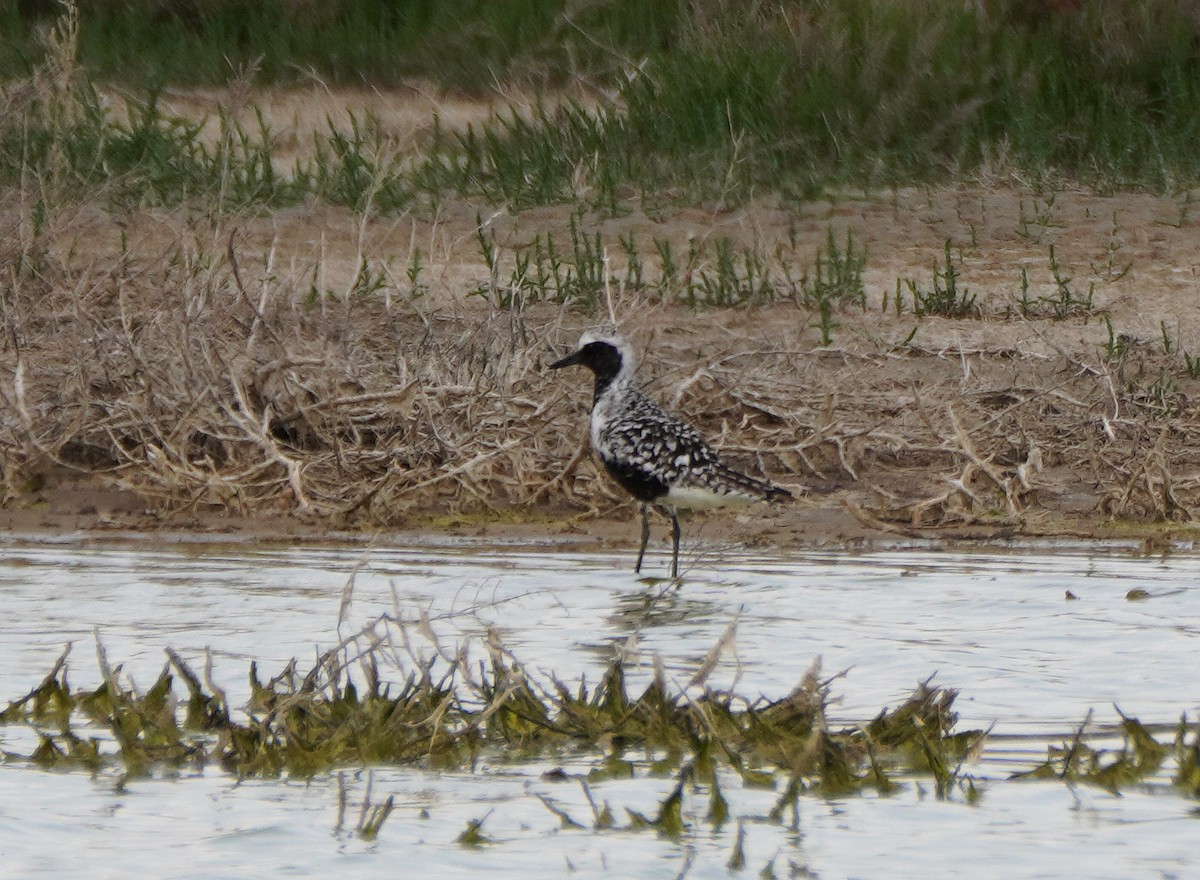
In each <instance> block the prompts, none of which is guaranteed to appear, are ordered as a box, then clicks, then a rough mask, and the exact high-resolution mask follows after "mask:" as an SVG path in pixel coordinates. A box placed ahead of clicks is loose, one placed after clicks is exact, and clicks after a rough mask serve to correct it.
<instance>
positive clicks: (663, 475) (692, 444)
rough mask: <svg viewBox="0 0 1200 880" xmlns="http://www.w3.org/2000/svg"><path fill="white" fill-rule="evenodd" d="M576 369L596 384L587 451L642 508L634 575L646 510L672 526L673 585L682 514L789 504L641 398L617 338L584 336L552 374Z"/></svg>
mask: <svg viewBox="0 0 1200 880" xmlns="http://www.w3.org/2000/svg"><path fill="white" fill-rule="evenodd" d="M573 364H581V365H582V366H585V367H587V368H588V369H589V370H591V371H592V373H594V374H595V377H596V386H595V394H594V396H593V398H592V419H591V437H592V448H593V449H595V450H596V453H597V454H598V455H599V456H600V460H601V461H602V462H604V467H605V468H606V469H607V470H608V472H609V473H610V474H611V475H612V476H613V478H614V479H615V480H616V481H617V482H618V483H620V484H621V486H623V487H624V488H625V489H626V491H628V492H629V494H630V495H632V496H633V497H634V498H636V499H637V500H638V502H639V503H640V505H641V512H642V544H641V547H640V548H639V549H638V557H637V564H636V565H634V567H633V570H634V571H641V570H642V558H643V557H644V556H645V555H646V544H647V543H648V541H649V540H650V516H649V508H651V507H654V508H655V509H657V510H659V511H661V512H662V513H664V514H665V515H666V516H668V517H670V518H671V577H672V578H678V577H679V517H678V510H679V508H700V507H713V506H718V505H724V504H729V503H732V502H739V501H769V500H772V499H779V498H788V497H791V494H792V493H791V492H788V491H787V490H786V489H780V488H779V487H778V486H773V485H771V484H770V483H767V482H764V481H763V480H756V479H755V478H753V477H748V476H746V475H745V474H742V473H739V472H737V471H735V470H733V469H732V468H730V467H728V466H727V465H726V464H725V463H724V462H722V461H721V458H720V456H718V455H717V453H716V452H715V451H714V450H713V448H712V447H711V446H709V445H708V444H707V443H705V442H704V439H703V438H702V437H701V436H700V435H699V434H698V433H697V432H696V430H695V428H693V427H692V426H691V425H688V424H687V423H686V422H683V421H681V420H680V419H678V418H676V417H675V416H673V415H671V414H670V413H667V412H665V411H664V410H663V409H662V408H661V407H659V406H658V405H657V404H656V403H654V402H653V401H652V400H650V399H649V398H648V397H646V395H645V394H644V393H643V392H642V390H641V389H640V388H639V387H638V385H637V383H636V382H635V381H634V379H633V371H634V366H635V360H634V357H633V349H632V348H631V347H630V345H629V343H628V342H627V341H626V340H625V338H624V337H623V336H621V335H620V334H617V333H610V332H597V331H588V332H586V333H584V334H583V337H582V338H581V339H580V340H579V348H578V350H576V351H574V352H572V353H571V354H569V355H567V356H566V357H565V358H563V359H561V360H558V361H555V362H554V363H552V364H551V365H550V369H552V370H557V369H561V368H562V367H569V366H572V365H573Z"/></svg>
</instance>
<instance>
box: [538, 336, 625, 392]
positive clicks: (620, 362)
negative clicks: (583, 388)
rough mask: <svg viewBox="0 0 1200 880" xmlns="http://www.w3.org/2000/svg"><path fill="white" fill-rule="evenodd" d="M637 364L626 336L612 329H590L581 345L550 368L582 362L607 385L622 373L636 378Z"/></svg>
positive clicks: (580, 339) (581, 363)
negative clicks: (635, 365) (634, 372)
mask: <svg viewBox="0 0 1200 880" xmlns="http://www.w3.org/2000/svg"><path fill="white" fill-rule="evenodd" d="M634 363H635V362H634V357H633V348H632V347H631V346H630V345H629V342H628V340H626V339H625V337H624V336H622V335H621V334H619V333H616V332H614V331H611V330H606V331H599V330H588V331H586V332H585V333H584V334H583V336H581V337H580V338H579V348H577V349H576V350H575V351H573V352H571V353H570V354H569V355H567V356H566V357H565V358H562V359H561V360H557V361H555V362H554V363H552V364H551V365H550V369H552V370H559V369H562V368H563V367H571V366H574V365H575V364H579V365H581V366H584V367H587V368H588V369H589V370H591V371H592V372H593V373H595V375H596V378H597V379H598V380H600V381H602V382H604V383H605V384H606V385H607V384H609V383H611V382H612V381H613V380H614V379H616V378H617V377H618V376H621V377H628V378H632V376H633V368H634Z"/></svg>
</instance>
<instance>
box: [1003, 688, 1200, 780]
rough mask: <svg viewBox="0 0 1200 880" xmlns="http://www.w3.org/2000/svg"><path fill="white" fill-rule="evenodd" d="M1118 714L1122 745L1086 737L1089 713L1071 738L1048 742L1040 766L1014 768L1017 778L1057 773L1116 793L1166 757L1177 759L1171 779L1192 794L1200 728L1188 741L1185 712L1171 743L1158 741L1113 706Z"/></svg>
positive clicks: (1150, 773)
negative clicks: (1106, 745)
mask: <svg viewBox="0 0 1200 880" xmlns="http://www.w3.org/2000/svg"><path fill="white" fill-rule="evenodd" d="M1116 712H1117V715H1118V716H1119V717H1120V719H1121V720H1120V724H1119V726H1118V730H1119V732H1120V734H1121V746H1120V747H1119V748H1116V749H1099V748H1095V747H1093V746H1091V745H1090V744H1089V743H1088V742H1087V733H1088V728H1089V727H1090V726H1091V723H1092V714H1091V713H1090V712H1089V713H1088V716H1087V718H1085V719H1084V721H1083V723H1081V724H1080V725H1079V727H1078V728H1077V729H1076V731H1075V736H1074V737H1073V738H1072V739H1071V741H1070V742H1065V743H1063V744H1062V745H1058V746H1051V747H1050V748H1049V750H1048V753H1047V755H1046V760H1045V761H1044V762H1043V763H1041V764H1039V765H1038V766H1036V767H1034V768H1032V769H1030V770H1027V771H1024V772H1022V773H1017V774H1014V777H1013V778H1017V779H1061V780H1064V781H1066V782H1072V783H1085V784H1088V785H1095V786H1098V787H1100V788H1103V789H1105V790H1107V791H1110V792H1113V793H1114V794H1115V793H1119V792H1120V791H1121V789H1122V788H1127V787H1129V786H1131V785H1136V784H1139V783H1144V782H1146V781H1148V780H1149V779H1150V778H1151V777H1153V776H1154V775H1155V774H1157V773H1158V772H1159V771H1160V770H1161V769H1162V767H1163V765H1164V764H1166V763H1167V762H1168V761H1169V760H1171V759H1173V761H1174V764H1175V768H1176V770H1175V774H1174V777H1173V780H1172V781H1173V782H1174V784H1175V785H1176V786H1177V787H1179V788H1181V789H1182V790H1184V791H1185V792H1186V793H1188V794H1190V795H1192V796H1195V795H1196V794H1197V791H1198V790H1200V789H1198V788H1197V783H1198V782H1200V775H1198V774H1197V769H1196V768H1197V755H1198V754H1200V752H1198V745H1200V732H1193V737H1192V741H1191V742H1190V743H1189V742H1188V741H1187V733H1188V729H1189V728H1188V721H1187V716H1186V715H1185V716H1183V717H1182V718H1181V719H1180V722H1179V725H1178V727H1177V728H1176V733H1175V738H1174V742H1173V743H1172V744H1171V745H1167V744H1165V743H1161V742H1159V741H1158V739H1156V738H1155V736H1154V734H1153V733H1151V731H1150V730H1149V729H1148V728H1147V727H1146V725H1144V724H1143V723H1142V722H1141V721H1139V720H1138V719H1136V718H1133V717H1130V716H1127V715H1125V714H1124V713H1122V712H1121V710H1120V709H1117V710H1116Z"/></svg>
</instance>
